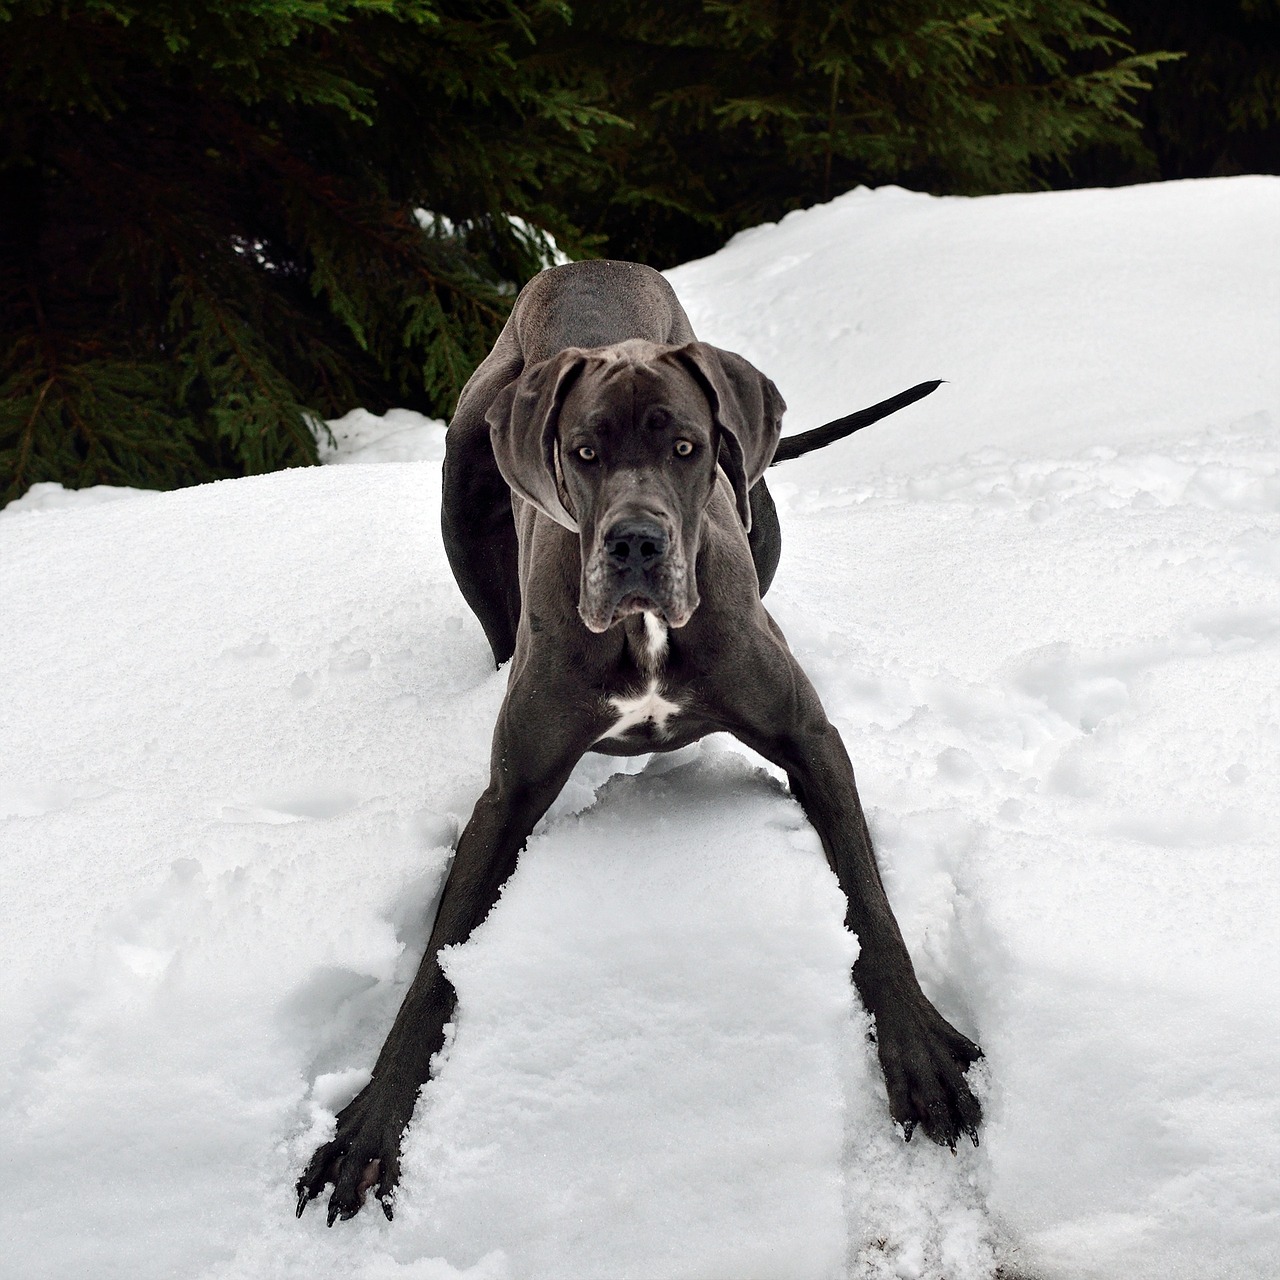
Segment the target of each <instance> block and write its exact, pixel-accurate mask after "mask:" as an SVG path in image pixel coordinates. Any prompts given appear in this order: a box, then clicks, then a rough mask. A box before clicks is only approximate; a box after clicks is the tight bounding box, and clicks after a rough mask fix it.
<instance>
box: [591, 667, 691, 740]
mask: <svg viewBox="0 0 1280 1280" xmlns="http://www.w3.org/2000/svg"><path fill="white" fill-rule="evenodd" d="M609 705H610V706H611V707H612V708H613V709H614V710H615V711H616V712H617V713H618V719H617V721H616V723H614V724H613V725H612V726H610V728H608V729H606V730H605V731H604V733H602V734H601V735H600V737H601V738H621V737H622V736H623V734H626V733H630V732H631V730H632V729H634V728H635V727H636V725H638V724H644V723H645V722H646V721H648V720H651V721H653V727H654V728H655V729H656V730H657V731H658V733H663V732H665V731H666V725H667V719H668V718H669V717H670V716H674V715H678V714H679V711H680V704H679V703H678V702H668V701H667V699H666V698H664V697H663V696H662V687H661V686H660V685H659V684H658V681H657V679H656V677H655V678H654V679H652V680H650V681H649V687H648V688H647V689H646V690H645V691H644V692H643V693H638V694H636V695H635V696H634V697H631V698H610V699H609Z"/></svg>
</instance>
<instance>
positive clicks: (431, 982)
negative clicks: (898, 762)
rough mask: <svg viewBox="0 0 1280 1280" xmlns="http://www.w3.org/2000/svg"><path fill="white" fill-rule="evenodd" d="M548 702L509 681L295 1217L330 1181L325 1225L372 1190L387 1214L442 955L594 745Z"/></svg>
mask: <svg viewBox="0 0 1280 1280" xmlns="http://www.w3.org/2000/svg"><path fill="white" fill-rule="evenodd" d="M544 689H545V686H544ZM547 702H548V699H547V696H546V693H545V692H543V691H540V690H537V689H530V688H529V685H528V682H524V683H523V685H522V683H521V682H518V681H517V682H514V683H513V685H512V688H511V689H510V690H509V691H508V694H507V699H506V701H505V702H504V703H503V707H502V712H501V713H500V715H499V718H498V726H497V728H496V730H495V731H494V736H493V756H492V765H491V777H490V783H489V787H488V789H487V790H486V791H485V793H484V794H483V795H482V796H481V797H480V799H479V800H478V801H477V802H476V807H475V809H474V811H473V812H472V814H471V819H470V821H469V822H468V823H467V825H466V827H465V829H464V830H463V832H462V836H461V837H460V839H459V840H458V848H457V852H456V853H455V854H454V858H453V863H452V865H451V867H450V869H449V874H448V876H447V878H446V880H445V884H444V890H443V892H442V893H441V896H440V906H439V909H438V911H437V913H436V919H435V925H434V927H433V928H432V930H431V937H430V940H429V941H428V943H427V950H426V954H425V955H424V956H423V957H422V963H421V964H420V965H419V968H418V973H417V976H416V977H415V978H414V980H413V983H412V985H411V986H410V987H409V991H408V993H407V994H406V995H405V998H404V1003H403V1004H402V1005H401V1006H400V1012H399V1013H398V1014H396V1018H395V1022H394V1024H393V1025H392V1027H391V1031H390V1033H389V1034H388V1036H387V1039H386V1043H385V1044H384V1045H383V1046H382V1051H381V1052H380V1053H379V1054H378V1060H377V1062H376V1063H375V1065H374V1068H373V1076H372V1079H370V1081H369V1083H368V1084H367V1085H366V1086H365V1087H364V1088H363V1089H362V1090H361V1091H360V1093H358V1094H357V1095H356V1097H355V1098H353V1099H352V1101H351V1102H350V1103H348V1105H347V1106H346V1107H344V1108H343V1109H342V1111H340V1112H339V1113H338V1128H337V1132H336V1134H335V1135H334V1137H333V1139H332V1141H330V1142H326V1143H325V1144H324V1145H323V1146H322V1147H320V1148H319V1150H317V1151H316V1153H315V1155H314V1156H312V1158H311V1162H310V1163H309V1164H308V1166H307V1169H306V1172H305V1173H304V1174H303V1175H302V1177H301V1178H299V1179H298V1183H297V1192H298V1215H299V1216H301V1215H302V1211H303V1209H305V1208H306V1206H307V1204H308V1203H309V1202H310V1201H311V1200H313V1199H314V1198H315V1197H317V1196H318V1195H320V1193H321V1192H322V1191H323V1190H324V1188H325V1186H326V1185H327V1184H328V1183H330V1182H332V1183H333V1184H334V1189H333V1194H332V1195H331V1196H330V1197H329V1225H330V1226H332V1225H333V1223H334V1221H335V1219H337V1218H344V1219H345V1218H350V1217H352V1216H353V1215H354V1214H355V1213H357V1212H358V1211H359V1209H360V1208H361V1206H362V1205H363V1204H364V1202H365V1199H366V1197H367V1195H368V1193H369V1192H370V1191H373V1192H374V1193H375V1194H376V1195H377V1197H378V1199H379V1201H380V1202H381V1204H382V1208H383V1212H384V1213H386V1215H387V1217H388V1218H389V1217H391V1203H390V1201H389V1200H388V1199H387V1196H388V1193H389V1192H390V1191H391V1189H392V1188H393V1187H394V1186H395V1185H396V1182H397V1181H398V1179H399V1176H400V1138H401V1135H402V1133H403V1132H404V1129H405V1126H406V1125H407V1124H408V1123H409V1120H410V1119H411V1118H412V1116H413V1109H414V1106H415V1104H416V1102H417V1098H418V1090H419V1089H420V1088H421V1086H422V1085H423V1083H424V1082H425V1081H426V1080H427V1078H428V1076H429V1075H430V1069H431V1059H432V1057H433V1055H435V1054H436V1053H437V1052H438V1051H439V1050H440V1048H441V1046H442V1045H443V1043H444V1032H445V1026H446V1025H447V1023H448V1022H449V1019H450V1017H451V1016H452V1013H453V1006H454V992H453V988H452V986H451V985H450V983H449V980H448V979H447V978H446V977H445V975H444V972H443V970H442V969H441V968H440V958H439V957H440V952H441V950H442V949H443V948H444V947H447V946H451V945H452V944H453V943H457V942H465V941H466V940H467V938H468V937H470V935H471V931H472V930H473V929H474V928H475V927H476V926H477V925H478V924H479V923H480V922H481V921H482V920H483V919H484V918H485V916H486V915H488V913H489V909H490V908H491V907H492V906H493V904H494V902H496V901H497V898H498V893H499V891H500V890H501V888H502V886H503V884H504V883H505V881H506V879H507V877H508V876H509V875H510V874H511V872H512V871H513V870H514V869H515V865H516V857H517V855H518V854H519V852H520V849H521V848H522V847H523V845H524V842H525V840H526V839H527V837H528V835H529V832H530V831H532V830H533V828H534V825H535V824H536V823H537V821H538V819H539V818H541V817H542V815H543V814H544V813H545V812H546V811H547V808H548V806H549V805H550V804H551V802H552V800H554V799H555V797H556V796H557V795H558V794H559V793H560V790H561V788H562V787H563V786H564V783H565V781H566V779H567V778H568V776H569V774H570V772H571V771H572V769H573V766H574V764H575V763H576V762H577V760H578V759H579V757H580V756H581V755H582V753H583V751H584V750H585V749H586V747H587V746H588V745H590V738H585V739H584V736H583V732H582V730H581V729H571V728H570V727H569V721H568V720H567V719H565V718H563V717H556V716H555V715H554V714H553V713H554V711H555V710H556V708H555V707H553V706H550V705H546V704H547ZM558 721H559V725H558V723H557V722H558ZM560 726H563V727H560Z"/></svg>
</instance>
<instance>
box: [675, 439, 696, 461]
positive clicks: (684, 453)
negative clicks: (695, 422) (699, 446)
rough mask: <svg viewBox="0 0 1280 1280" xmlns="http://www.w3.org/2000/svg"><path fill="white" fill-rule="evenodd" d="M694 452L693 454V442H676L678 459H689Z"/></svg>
mask: <svg viewBox="0 0 1280 1280" xmlns="http://www.w3.org/2000/svg"><path fill="white" fill-rule="evenodd" d="M692 452H693V441H692V440H677V441H676V457H677V458H687V457H688V456H689V455H690V454H691V453H692Z"/></svg>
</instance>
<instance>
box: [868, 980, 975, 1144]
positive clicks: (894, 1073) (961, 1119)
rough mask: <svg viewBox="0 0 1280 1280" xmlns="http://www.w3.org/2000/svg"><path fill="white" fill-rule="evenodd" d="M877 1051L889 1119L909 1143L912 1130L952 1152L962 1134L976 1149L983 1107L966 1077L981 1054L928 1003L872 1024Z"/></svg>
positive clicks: (923, 1001) (880, 1016)
mask: <svg viewBox="0 0 1280 1280" xmlns="http://www.w3.org/2000/svg"><path fill="white" fill-rule="evenodd" d="M876 1048H877V1050H878V1052H879V1054H880V1065H881V1067H882V1068H883V1069H884V1080H885V1085H886V1087H887V1088H888V1091H889V1113H890V1115H892V1116H893V1118H894V1119H895V1120H896V1121H897V1122H898V1123H899V1124H900V1125H901V1126H902V1130H903V1134H904V1136H905V1137H906V1140H907V1141H908V1142H910V1141H911V1135H912V1134H913V1133H914V1132H915V1130H916V1129H917V1128H920V1129H922V1130H923V1131H924V1134H925V1136H926V1137H927V1138H931V1139H932V1140H933V1141H934V1142H937V1143H939V1144H940V1145H942V1146H946V1147H950V1148H951V1150H952V1151H953V1152H954V1151H955V1149H956V1143H957V1142H958V1141H959V1139H960V1137H961V1135H962V1134H967V1135H968V1137H969V1138H970V1139H971V1140H972V1141H973V1145H974V1146H975V1147H976V1146H977V1145H978V1126H979V1125H980V1124H981V1123H982V1104H981V1103H980V1102H979V1101H978V1099H977V1098H976V1097H974V1095H973V1090H972V1089H970V1088H969V1082H968V1081H967V1080H966V1079H965V1072H966V1071H967V1070H968V1069H969V1067H970V1066H972V1065H973V1063H974V1062H976V1061H977V1060H978V1059H979V1058H981V1057H982V1050H981V1049H979V1048H978V1046H977V1045H976V1044H974V1043H973V1041H972V1040H970V1039H969V1038H968V1037H967V1036H963V1035H961V1034H960V1032H958V1031H957V1030H956V1029H955V1028H954V1027H953V1026H952V1025H951V1024H950V1023H949V1022H948V1021H947V1020H946V1019H945V1018H944V1017H943V1016H942V1015H941V1014H940V1013H939V1012H938V1011H937V1010H936V1009H935V1008H934V1007H933V1005H931V1004H930V1003H929V1002H928V1000H926V999H924V997H923V996H922V997H921V998H920V1002H919V1003H918V1004H914V1005H912V1006H910V1007H908V1008H905V1009H897V1010H895V1011H894V1012H893V1013H892V1014H882V1015H879V1016H877V1018H876Z"/></svg>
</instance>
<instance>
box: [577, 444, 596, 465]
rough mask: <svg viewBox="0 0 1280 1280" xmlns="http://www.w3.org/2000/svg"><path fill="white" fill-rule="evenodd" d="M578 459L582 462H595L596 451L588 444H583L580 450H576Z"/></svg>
mask: <svg viewBox="0 0 1280 1280" xmlns="http://www.w3.org/2000/svg"><path fill="white" fill-rule="evenodd" d="M578 457H580V458H581V459H582V460H583V462H594V461H595V460H596V451H595V450H594V449H593V448H592V447H591V446H590V445H589V444H584V445H583V446H582V448H581V449H579V450H578Z"/></svg>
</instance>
